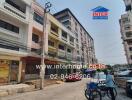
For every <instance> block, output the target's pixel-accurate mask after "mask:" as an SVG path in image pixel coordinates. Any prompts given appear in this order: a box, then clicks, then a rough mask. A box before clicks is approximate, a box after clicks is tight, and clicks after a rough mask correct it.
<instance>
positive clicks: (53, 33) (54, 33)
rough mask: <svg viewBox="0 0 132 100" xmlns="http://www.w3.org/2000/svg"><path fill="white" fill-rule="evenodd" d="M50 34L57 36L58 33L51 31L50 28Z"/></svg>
mask: <svg viewBox="0 0 132 100" xmlns="http://www.w3.org/2000/svg"><path fill="white" fill-rule="evenodd" d="M51 34H52V35H54V36H56V37H59V34H58V33H57V32H55V31H53V30H51Z"/></svg>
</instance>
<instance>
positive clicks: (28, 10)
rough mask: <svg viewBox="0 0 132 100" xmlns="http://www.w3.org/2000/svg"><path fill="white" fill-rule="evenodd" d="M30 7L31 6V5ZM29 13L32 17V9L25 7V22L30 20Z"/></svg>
mask: <svg viewBox="0 0 132 100" xmlns="http://www.w3.org/2000/svg"><path fill="white" fill-rule="evenodd" d="M31 6H32V5H31ZM30 13H31V14H32V15H33V14H34V12H33V9H32V8H30V7H29V6H26V12H25V15H26V20H27V21H28V19H29V18H30Z"/></svg>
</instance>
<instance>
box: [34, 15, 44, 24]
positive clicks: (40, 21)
mask: <svg viewBox="0 0 132 100" xmlns="http://www.w3.org/2000/svg"><path fill="white" fill-rule="evenodd" d="M34 20H35V21H36V22H38V23H39V24H41V25H43V21H44V20H43V17H42V16H40V15H38V14H37V13H35V12H34Z"/></svg>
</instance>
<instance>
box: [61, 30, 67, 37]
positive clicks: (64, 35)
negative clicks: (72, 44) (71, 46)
mask: <svg viewBox="0 0 132 100" xmlns="http://www.w3.org/2000/svg"><path fill="white" fill-rule="evenodd" d="M62 37H64V38H66V39H67V33H66V32H64V31H62Z"/></svg>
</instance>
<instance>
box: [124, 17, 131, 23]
mask: <svg viewBox="0 0 132 100" xmlns="http://www.w3.org/2000/svg"><path fill="white" fill-rule="evenodd" d="M122 22H123V23H126V22H130V19H128V18H123V19H122Z"/></svg>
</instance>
